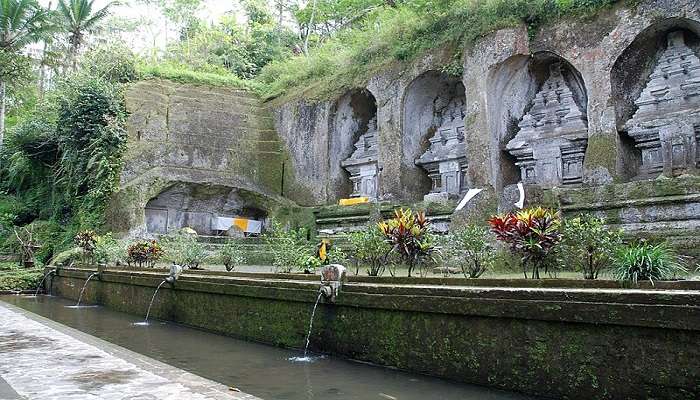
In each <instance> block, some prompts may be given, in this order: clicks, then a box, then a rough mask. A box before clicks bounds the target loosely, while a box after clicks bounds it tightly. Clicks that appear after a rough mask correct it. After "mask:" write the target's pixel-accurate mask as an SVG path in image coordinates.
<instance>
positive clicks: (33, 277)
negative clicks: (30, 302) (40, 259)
mask: <svg viewBox="0 0 700 400" xmlns="http://www.w3.org/2000/svg"><path fill="white" fill-rule="evenodd" d="M42 277H43V270H42V269H41V268H34V269H26V268H22V267H19V266H17V265H16V264H11V263H0V290H34V289H36V287H37V286H39V282H40V281H41V279H42Z"/></svg>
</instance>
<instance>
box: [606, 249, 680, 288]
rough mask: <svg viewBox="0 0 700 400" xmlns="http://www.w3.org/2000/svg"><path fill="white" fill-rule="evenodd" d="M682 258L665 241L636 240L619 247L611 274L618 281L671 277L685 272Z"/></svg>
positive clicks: (652, 281) (652, 280)
mask: <svg viewBox="0 0 700 400" xmlns="http://www.w3.org/2000/svg"><path fill="white" fill-rule="evenodd" d="M687 272H688V271H687V269H686V268H685V266H684V265H683V260H682V258H680V257H679V256H678V254H676V252H675V251H674V250H673V248H671V247H670V246H669V245H668V244H667V243H665V242H662V243H658V244H652V243H648V242H636V243H632V244H630V245H627V246H625V247H623V248H622V249H620V250H619V251H618V252H617V254H616V255H615V258H614V260H613V264H612V275H613V277H614V278H615V279H617V280H620V281H626V282H631V283H632V284H635V285H636V284H637V282H639V281H650V282H651V283H652V284H653V283H654V281H657V280H664V279H673V278H676V277H677V276H678V275H680V274H685V273H687Z"/></svg>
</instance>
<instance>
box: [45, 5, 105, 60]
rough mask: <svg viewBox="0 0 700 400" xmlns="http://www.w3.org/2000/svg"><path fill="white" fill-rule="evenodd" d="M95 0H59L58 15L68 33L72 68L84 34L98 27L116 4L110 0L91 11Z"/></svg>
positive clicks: (83, 39)
mask: <svg viewBox="0 0 700 400" xmlns="http://www.w3.org/2000/svg"><path fill="white" fill-rule="evenodd" d="M94 4H95V0H67V1H66V0H59V1H58V15H59V18H60V19H61V21H60V22H61V25H62V26H63V29H65V30H66V32H67V33H68V42H69V43H70V58H71V64H72V66H73V70H75V68H76V66H77V59H78V52H79V51H80V47H81V46H82V45H83V44H84V43H85V35H86V34H87V33H89V32H94V31H96V30H97V29H98V27H99V25H100V23H101V22H102V21H104V20H105V19H106V18H107V17H108V16H109V13H110V9H111V8H112V6H114V5H115V4H116V2H114V1H110V2H109V3H107V5H105V6H104V7H102V8H101V9H99V10H96V11H93V7H94Z"/></svg>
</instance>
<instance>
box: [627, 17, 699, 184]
mask: <svg viewBox="0 0 700 400" xmlns="http://www.w3.org/2000/svg"><path fill="white" fill-rule="evenodd" d="M667 42H668V45H667V47H666V50H664V52H663V53H662V54H661V57H660V58H659V60H658V62H657V64H656V66H655V67H654V70H653V72H652V73H651V75H650V76H649V82H647V84H646V87H645V88H644V90H642V93H641V94H640V96H639V98H638V99H637V100H636V101H635V102H634V103H635V104H636V105H637V107H638V109H637V111H636V112H635V113H634V115H633V116H632V118H631V119H630V120H629V121H627V123H626V124H625V129H626V131H627V134H628V135H629V136H630V137H631V138H632V139H634V142H635V146H636V147H637V148H638V149H639V150H640V151H641V154H642V164H641V167H640V171H639V176H640V177H642V178H645V177H653V176H656V175H659V174H660V173H663V174H664V175H667V176H673V175H679V174H682V173H687V172H692V171H695V170H696V169H697V167H698V161H700V155H699V154H698V151H699V149H698V142H699V141H700V59H699V58H698V56H697V55H696V54H695V53H694V52H693V50H692V49H690V48H689V47H688V46H687V45H686V44H685V38H684V35H683V32H682V31H676V32H672V33H670V34H669V35H668V38H667Z"/></svg>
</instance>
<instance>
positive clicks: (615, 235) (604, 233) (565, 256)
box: [560, 215, 622, 279]
mask: <svg viewBox="0 0 700 400" xmlns="http://www.w3.org/2000/svg"><path fill="white" fill-rule="evenodd" d="M604 222H605V221H603V220H602V219H601V218H597V217H595V216H593V215H580V216H578V217H575V218H570V219H567V220H565V221H564V225H563V238H564V240H563V242H562V249H561V253H560V254H561V256H562V257H561V258H562V259H561V262H560V263H561V264H562V265H564V266H566V267H571V266H573V267H574V269H575V270H576V271H581V272H582V273H583V277H584V279H598V274H599V273H600V272H601V271H602V270H603V269H605V268H606V267H608V266H609V265H610V264H611V262H612V259H613V258H614V256H615V252H616V251H617V250H618V249H619V248H620V246H622V231H621V230H619V229H609V228H607V227H606V226H605V224H604Z"/></svg>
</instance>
